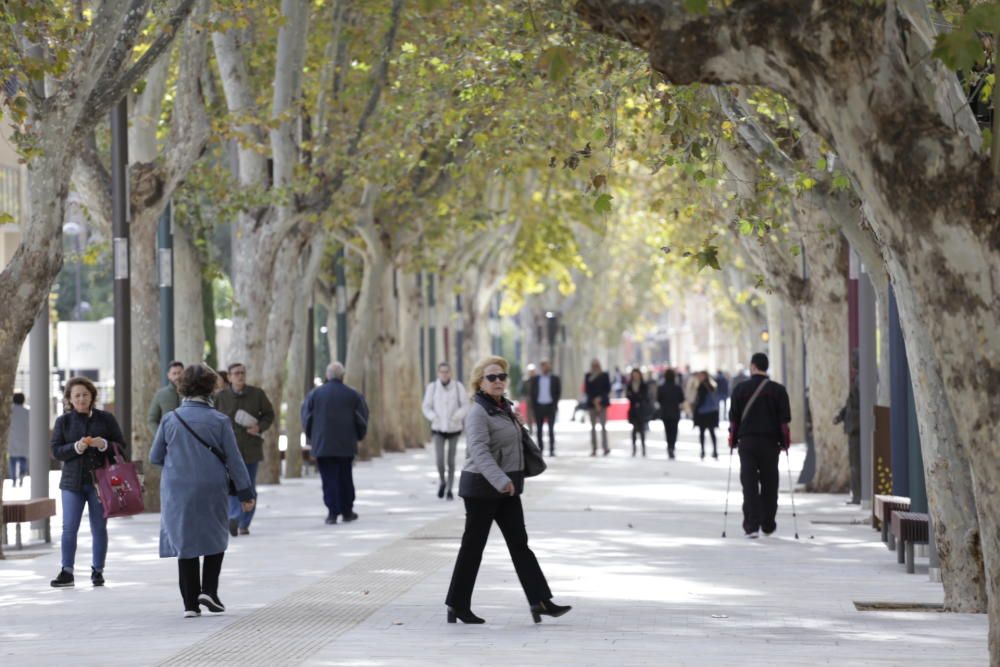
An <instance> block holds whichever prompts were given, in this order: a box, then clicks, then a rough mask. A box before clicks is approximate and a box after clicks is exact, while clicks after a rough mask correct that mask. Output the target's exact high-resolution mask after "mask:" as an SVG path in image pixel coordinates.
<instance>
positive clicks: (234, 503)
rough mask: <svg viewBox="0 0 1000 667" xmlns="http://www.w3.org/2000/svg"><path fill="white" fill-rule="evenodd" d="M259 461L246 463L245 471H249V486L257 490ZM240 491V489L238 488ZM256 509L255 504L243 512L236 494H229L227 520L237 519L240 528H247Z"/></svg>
mask: <svg viewBox="0 0 1000 667" xmlns="http://www.w3.org/2000/svg"><path fill="white" fill-rule="evenodd" d="M259 466H260V463H248V464H247V472H248V473H250V487H251V488H252V489H253V490H254V493H256V492H257V468H258V467H259ZM240 491H242V489H240ZM256 511H257V506H256V505H254V508H253V509H252V510H250V511H249V512H244V511H243V508H242V507H240V499H239V498H237V497H236V496H229V520H230V521H239V522H240V528H249V527H250V522H251V521H253V515H254V512H256Z"/></svg>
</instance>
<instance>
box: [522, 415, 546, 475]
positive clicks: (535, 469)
mask: <svg viewBox="0 0 1000 667" xmlns="http://www.w3.org/2000/svg"><path fill="white" fill-rule="evenodd" d="M521 448H522V449H523V450H524V476H525V477H538V476H539V475H541V474H542V473H543V472H545V469H546V468H548V467H549V465H548V464H547V463H546V462H545V458H544V457H543V456H542V450H541V449H539V448H538V445H536V444H535V441H534V440H533V439H532V437H531V434H530V433H528V429H526V428H525V427H524V426H521Z"/></svg>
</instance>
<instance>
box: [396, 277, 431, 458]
mask: <svg viewBox="0 0 1000 667" xmlns="http://www.w3.org/2000/svg"><path fill="white" fill-rule="evenodd" d="M399 291H400V297H401V298H400V312H399V315H400V324H399V342H398V345H396V348H395V350H394V353H395V354H394V357H393V362H392V366H393V368H394V369H395V372H396V373H398V375H397V377H398V381H397V386H398V387H399V397H398V398H399V403H397V405H398V409H399V412H400V417H401V422H402V426H403V434H404V437H405V442H404V444H405V446H406V447H407V448H414V447H423V446H424V443H425V442H427V440H428V439H429V437H430V431H429V430H428V425H427V420H426V419H424V415H423V410H422V407H421V404H422V403H423V399H424V391H423V390H424V385H425V378H423V377H421V375H420V329H421V326H422V325H423V314H424V312H423V311H424V298H423V296H424V295H423V289H422V288H421V285H420V284H419V283H418V282H417V276H416V274H413V273H406V272H400V274H399ZM426 345H427V346H429V342H426ZM433 370H434V369H428V372H431V371H433Z"/></svg>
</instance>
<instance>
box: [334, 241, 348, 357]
mask: <svg viewBox="0 0 1000 667" xmlns="http://www.w3.org/2000/svg"><path fill="white" fill-rule="evenodd" d="M336 274H337V360H338V361H340V362H341V363H344V364H346V363H347V274H346V273H345V272H344V248H343V247H341V248H340V250H338V251H337V269H336Z"/></svg>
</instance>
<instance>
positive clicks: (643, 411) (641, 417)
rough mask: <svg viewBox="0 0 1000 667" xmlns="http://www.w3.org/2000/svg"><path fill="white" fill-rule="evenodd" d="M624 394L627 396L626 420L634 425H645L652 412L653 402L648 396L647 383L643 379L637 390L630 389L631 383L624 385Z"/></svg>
mask: <svg viewBox="0 0 1000 667" xmlns="http://www.w3.org/2000/svg"><path fill="white" fill-rule="evenodd" d="M625 396H626V398H628V421H629V423H630V424H633V425H634V426H645V424H646V422H648V421H649V419H650V417H651V416H652V414H653V402H652V400H651V399H650V396H649V385H648V384H647V383H646V382H645V381H643V382H642V383H641V384H640V385H639V390H638V391H634V390H633V389H632V383H631V382H629V383H627V384H626V385H625Z"/></svg>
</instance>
